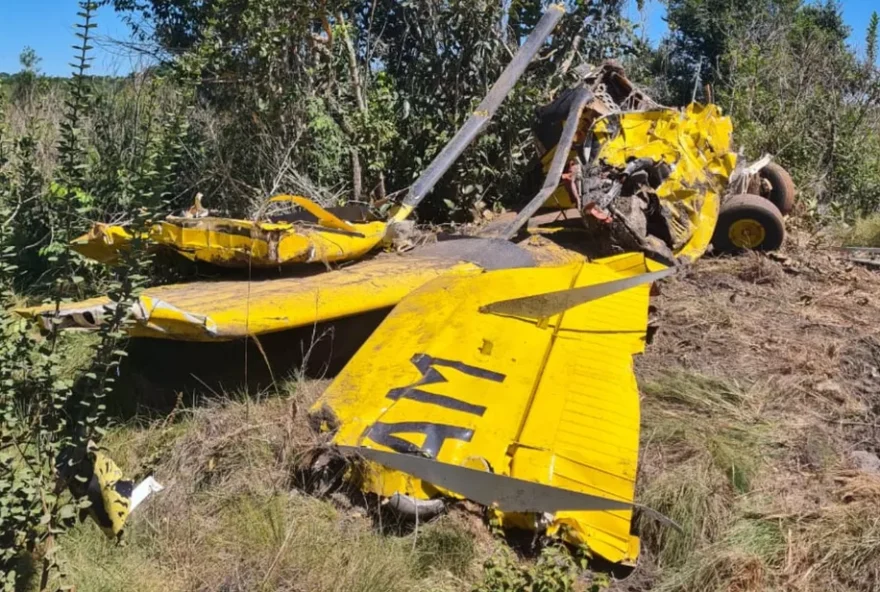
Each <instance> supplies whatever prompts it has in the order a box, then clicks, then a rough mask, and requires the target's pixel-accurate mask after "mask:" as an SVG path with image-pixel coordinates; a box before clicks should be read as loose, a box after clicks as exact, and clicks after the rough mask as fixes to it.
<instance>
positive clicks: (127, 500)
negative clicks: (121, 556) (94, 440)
mask: <svg viewBox="0 0 880 592" xmlns="http://www.w3.org/2000/svg"><path fill="white" fill-rule="evenodd" d="M89 459H90V460H91V461H92V478H93V479H94V480H95V481H96V482H97V484H98V491H99V492H100V496H99V495H96V492H94V491H90V492H89V494H88V499H89V501H90V502H91V503H92V505H91V506H90V507H89V514H90V515H91V516H92V519H93V520H94V521H95V523H96V524H98V526H100V527H101V530H102V531H104V534H105V535H107V537H108V538H111V539H116V538H118V537H119V536H120V535H121V534H122V530H123V528H125V521H126V520H127V519H128V514H129V512H130V509H131V494H132V491H133V489H134V487H133V484H132V482H131V481H127V480H125V479H124V478H123V476H122V470H120V468H119V467H118V466H116V463H115V462H113V459H111V458H110V457H109V456H107V455H106V454H105V453H104V452H102V451H101V450H100V449H99V448H97V447H96V446H94V445H92V446H90V449H89Z"/></svg>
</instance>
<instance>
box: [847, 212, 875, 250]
mask: <svg viewBox="0 0 880 592" xmlns="http://www.w3.org/2000/svg"><path fill="white" fill-rule="evenodd" d="M839 239H840V241H841V242H842V243H843V244H844V245H845V246H853V247H880V214H873V215H871V216H867V217H865V218H860V219H858V220H856V222H855V224H853V225H852V226H850V227H848V228H846V229H843V230H841V231H840V232H839Z"/></svg>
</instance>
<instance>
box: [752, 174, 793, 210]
mask: <svg viewBox="0 0 880 592" xmlns="http://www.w3.org/2000/svg"><path fill="white" fill-rule="evenodd" d="M758 174H759V175H760V176H761V178H762V179H765V180H767V181H768V182H769V183H770V186H771V187H772V189H770V192H769V193H768V194H767V195H763V194H762V197H765V198H766V199H769V200H770V202H771V203H772V204H773V205H774V206H776V207H777V208H778V209H779V211H780V212H782V215H783V216H788V215H789V214H790V213H791V210H792V209H793V208H794V181H792V179H791V175H789V174H788V171H786V170H785V169H784V168H782V167H781V166H779V165H778V164H776V163H775V162H771V163H770V164H768V165H767V166H765V167H764V168H763V169H761V170H760V171H759V172H758Z"/></svg>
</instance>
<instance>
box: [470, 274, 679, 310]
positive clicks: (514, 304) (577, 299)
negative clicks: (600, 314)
mask: <svg viewBox="0 0 880 592" xmlns="http://www.w3.org/2000/svg"><path fill="white" fill-rule="evenodd" d="M675 271H676V268H674V267H670V268H668V269H664V270H662V271H655V272H653V273H644V274H641V275H636V276H633V277H629V278H624V279H620V280H614V281H611V282H603V283H601V284H593V285H591V286H583V287H581V288H571V289H569V290H560V291H558V292H548V293H546V294H536V295H534V296H524V297H522V298H513V299H511V300H500V301H498V302H492V303H491V304H486V305H485V306H482V307H480V312H482V313H491V314H503V315H510V316H517V317H528V318H533V319H543V318H547V317H551V316H553V315H556V314H559V313H561V312H565V311H566V310H568V309H570V308H574V307H575V306H579V305H581V304H586V303H587V302H590V301H591V300H598V299H599V298H603V297H605V296H610V295H611V294H616V293H618V292H623V291H624V290H629V289H630V288H634V287H636V286H640V285H642V284H647V283H651V282H655V281H657V280H660V279H663V278H665V277H668V276H670V275H672V274H673V273H675Z"/></svg>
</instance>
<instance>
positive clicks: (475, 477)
mask: <svg viewBox="0 0 880 592" xmlns="http://www.w3.org/2000/svg"><path fill="white" fill-rule="evenodd" d="M339 450H340V451H342V452H350V453H354V454H356V455H359V456H362V457H364V458H367V459H369V460H372V461H375V462H377V463H379V464H381V465H385V466H386V467H389V468H392V469H396V470H398V471H403V472H404V473H407V474H410V475H413V476H414V477H418V478H419V479H422V480H424V481H427V482H429V483H432V484H434V485H437V486H440V487H443V488H445V489H448V490H450V491H454V492H456V493H458V494H459V495H462V496H464V497H466V498H468V499H469V500H472V501H475V502H477V503H479V504H482V505H484V506H495V507H497V508H499V509H500V510H503V511H505V512H547V513H551V514H552V513H555V512H559V511H563V510H569V511H576V510H630V509H632V507H633V506H632V504H629V503H627V502H621V501H617V500H613V499H609V498H604V497H599V496H595V495H589V494H586V493H581V492H578V491H571V490H569V489H560V488H558V487H552V486H550V485H543V484H541V483H533V482H531V481H524V480H522V479H516V478H514V477H508V476H507V475H499V474H497V473H488V472H484V471H478V470H476V469H469V468H467V467H461V466H457V465H450V464H447V463H442V462H439V461H436V460H432V459H429V458H425V457H421V456H413V455H409V454H396V453H393V452H385V451H382V450H374V449H372V448H358V447H354V446H340V447H339Z"/></svg>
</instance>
